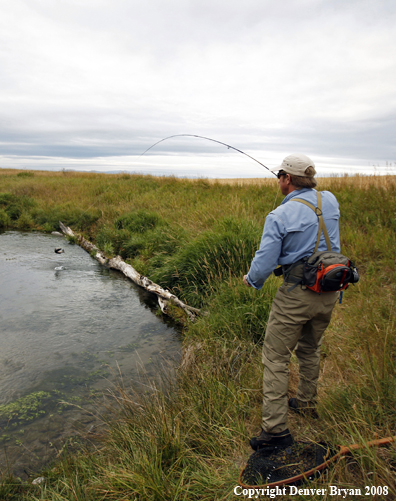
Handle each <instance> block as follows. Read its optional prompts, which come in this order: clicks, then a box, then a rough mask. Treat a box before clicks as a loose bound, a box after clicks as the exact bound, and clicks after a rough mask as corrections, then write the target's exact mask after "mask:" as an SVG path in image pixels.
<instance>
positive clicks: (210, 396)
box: [0, 170, 396, 501]
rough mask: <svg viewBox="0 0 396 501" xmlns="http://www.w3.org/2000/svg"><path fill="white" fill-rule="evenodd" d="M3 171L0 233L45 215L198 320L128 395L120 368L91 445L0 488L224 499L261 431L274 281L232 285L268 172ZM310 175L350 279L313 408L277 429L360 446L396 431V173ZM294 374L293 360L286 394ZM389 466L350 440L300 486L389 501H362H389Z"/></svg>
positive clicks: (269, 192)
mask: <svg viewBox="0 0 396 501" xmlns="http://www.w3.org/2000/svg"><path fill="white" fill-rule="evenodd" d="M18 174H19V173H18V172H17V171H10V170H8V171H6V170H0V180H1V190H0V191H1V193H0V225H1V224H3V229H4V228H6V229H7V228H8V229H18V228H20V229H36V230H41V231H50V230H52V229H55V227H56V225H57V218H58V217H59V219H62V220H63V222H65V223H66V224H68V225H70V226H71V227H72V228H73V229H76V230H78V231H81V232H83V234H84V235H85V236H87V237H88V238H90V239H92V240H94V241H95V242H96V243H97V244H98V245H99V247H101V248H102V249H103V250H104V251H106V252H108V253H110V254H111V253H113V252H114V253H120V254H121V255H122V256H123V257H124V259H127V260H129V261H130V262H131V263H132V264H133V265H134V266H135V267H136V268H137V269H138V271H140V272H141V273H143V274H146V275H148V276H149V277H150V278H151V279H153V280H155V281H157V282H158V283H160V285H162V286H163V287H168V288H170V289H173V290H174V291H175V292H176V293H177V294H178V295H179V296H181V297H182V298H183V299H185V300H188V302H190V303H191V304H192V305H193V304H194V305H199V306H200V307H201V308H202V309H203V310H204V311H206V312H207V315H204V316H202V317H201V318H200V319H199V320H198V321H197V322H196V323H195V324H185V325H184V326H183V357H182V360H181V363H180V364H179V365H178V366H177V367H174V366H173V367H172V368H168V367H167V366H164V369H163V371H162V375H161V377H160V378H159V379H157V380H155V381H147V380H145V379H144V376H143V375H142V386H141V387H140V388H139V391H137V389H136V388H130V387H128V386H126V385H124V384H123V381H122V378H121V377H120V381H119V385H118V387H117V388H115V389H114V391H113V395H112V404H111V416H112V417H111V419H107V420H106V431H105V432H104V433H103V434H102V436H100V437H98V440H99V443H98V444H96V446H95V447H94V448H92V447H91V448H90V449H84V448H82V449H81V450H79V451H75V450H73V451H70V452H69V453H65V454H64V455H63V456H62V457H61V458H59V459H58V460H57V461H56V462H55V464H54V465H53V467H52V468H50V469H48V470H46V471H45V472H43V473H42V474H43V476H45V477H46V481H45V483H43V484H40V485H39V486H32V485H30V484H29V482H22V483H21V482H18V481H17V480H16V479H10V478H9V477H7V476H6V475H5V476H4V479H3V480H2V483H1V484H0V499H3V498H4V499H7V500H8V499H9V500H10V501H13V500H14V499H15V500H18V501H20V500H24V499H26V500H27V499H29V500H53V501H55V500H56V501H60V500H62V501H63V500H84V501H85V500H95V501H97V500H139V501H140V500H156V501H157V500H171V499H172V500H186V501H190V500H228V499H230V500H231V499H236V496H235V495H234V494H233V488H234V487H235V486H236V484H237V479H238V474H239V469H240V468H241V466H242V465H243V464H244V462H245V461H246V460H247V458H248V456H249V454H250V453H251V451H250V450H249V446H248V437H249V436H251V435H253V434H255V433H257V432H258V431H259V428H260V414H261V380H262V365H261V344H262V341H263V336H264V333H265V327H266V322H267V319H268V314H269V310H270V306H271V302H272V298H273V296H274V294H275V291H276V289H277V287H278V286H279V283H280V281H279V279H277V278H275V277H272V278H270V279H269V280H268V281H267V282H266V284H265V286H264V287H263V289H262V290H261V291H254V290H252V289H248V288H246V287H245V286H244V285H243V284H242V275H243V274H244V273H245V272H246V271H247V269H248V267H249V264H250V261H251V259H252V257H253V255H254V251H255V249H256V248H257V247H258V244H259V241H260V236H261V231H262V226H263V222H264V219H265V215H266V213H268V212H269V211H270V210H272V208H273V207H274V205H275V204H276V205H278V204H279V203H280V201H281V196H280V195H279V196H278V198H277V199H276V197H277V184H276V180H265V182H264V181H263V182H251V181H250V180H249V181H248V182H246V183H245V182H242V181H241V180H238V182H236V181H230V182H225V181H217V182H213V181H210V180H180V179H176V178H172V177H171V178H166V177H163V178H155V177H152V176H131V175H125V174H124V175H113V176H111V175H99V174H79V173H68V172H65V173H48V172H47V173H42V172H34V175H33V176H30V175H29V176H26V175H23V176H21V175H18ZM319 181H320V183H319V188H320V189H329V190H331V191H332V192H333V193H334V194H335V195H336V197H337V198H338V200H339V202H340V208H341V214H342V217H341V222H340V231H341V237H342V247H343V252H344V253H345V254H347V255H349V256H350V257H351V258H352V259H354V260H355V263H356V265H357V266H358V267H359V271H360V274H361V281H360V282H359V283H358V284H356V286H354V287H352V286H351V287H350V288H349V289H348V290H347V291H346V292H345V294H344V300H343V303H342V304H341V305H337V307H336V309H335V312H334V315H333V319H332V322H331V324H330V327H329V329H328V330H327V332H326V335H325V340H324V343H323V350H322V365H321V375H320V380H319V408H318V412H319V414H320V419H319V420H312V419H310V418H308V419H307V418H302V417H300V416H294V415H293V416H290V427H291V429H292V431H293V434H294V435H295V436H296V438H298V439H300V440H304V439H305V440H306V439H313V440H327V441H329V442H331V443H339V444H344V445H348V444H350V443H355V442H361V443H366V442H368V441H369V440H372V439H373V438H376V437H377V436H378V437H383V436H389V435H395V434H396V432H395V430H396V419H395V415H394V405H395V401H396V386H395V379H394V374H395V369H396V362H395V350H396V337H395V324H394V316H395V311H396V310H395V298H396V294H395V283H396V280H395V278H396V277H395V273H396V272H395V269H394V254H395V249H396V245H395V244H396V242H395V238H396V237H395V229H396V222H395V214H396V197H395V191H396V181H395V178H394V177H392V176H382V177H379V176H369V177H364V176H356V177H334V178H326V179H321V180H319ZM275 200H276V202H275ZM2 222H3V223H2ZM297 372H298V367H297V362H296V359H295V358H294V357H293V358H292V362H291V366H290V387H291V391H292V392H293V390H295V388H296V381H297V379H296V374H297ZM3 473H4V474H5V473H6V472H3ZM395 473H396V447H395V445H392V446H390V447H387V448H383V449H368V448H363V449H361V450H360V451H357V452H355V453H354V454H353V457H352V458H351V459H350V460H341V461H339V462H338V463H337V464H335V465H334V466H333V467H332V468H331V469H330V470H329V471H328V472H326V474H325V475H324V476H323V477H322V478H321V479H317V480H315V481H314V482H312V484H311V485H310V486H309V487H312V488H323V487H327V486H328V485H330V484H331V485H335V486H338V487H340V488H353V487H355V488H362V489H363V492H364V486H365V485H368V486H385V485H386V486H388V488H389V494H388V496H382V497H381V496H377V499H392V498H394V497H396V487H395V476H396V475H395ZM37 476H38V475H37ZM277 499H279V500H282V499H288V498H287V497H285V498H282V497H279V496H278V497H277ZM293 499H296V500H297V499H307V498H306V497H304V496H294V497H293ZM310 499H317V500H319V499H320V500H322V499H324V498H323V496H311V497H310ZM332 499H338V498H336V497H332Z"/></svg>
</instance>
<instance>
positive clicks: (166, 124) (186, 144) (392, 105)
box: [0, 0, 396, 168]
mask: <svg viewBox="0 0 396 501" xmlns="http://www.w3.org/2000/svg"><path fill="white" fill-rule="evenodd" d="M395 18H396V8H395V6H394V2H393V1H385V0H380V1H374V0H367V1H365V2H361V1H359V2H358V1H348V2H341V1H338V0H337V1H331V0H302V1H300V2H294V1H291V0H285V1H283V2H272V1H269V0H246V1H245V2H239V1H238V2H237V1H235V0H230V1H225V0H224V1H223V0H211V1H209V0H200V1H197V0H191V1H189V2H185V1H183V0H169V1H168V2H162V1H160V0H147V1H146V2H138V1H137V0H134V1H131V2H125V1H123V0H113V1H110V0H95V1H93V0H86V1H84V2H78V1H73V0H68V1H67V2H56V3H54V2H51V1H49V0H29V1H22V0H14V2H12V3H9V2H7V8H5V9H3V15H2V19H1V20H0V46H1V47H2V48H1V49H0V64H1V67H2V75H1V77H0V135H1V136H0V154H2V155H3V161H2V163H1V165H3V166H7V165H6V162H7V158H8V157H10V156H12V158H13V162H17V157H18V155H20V156H21V158H22V157H23V162H24V165H26V164H27V163H28V160H27V159H29V157H32V158H33V157H35V158H36V160H35V165H37V161H38V158H39V157H52V158H54V159H56V158H63V159H67V158H70V159H78V158H81V159H87V158H91V159H92V162H93V163H94V160H95V158H103V157H108V158H110V157H112V158H113V157H114V158H116V157H121V156H131V157H133V156H134V155H139V154H140V153H141V152H142V151H144V150H145V149H146V148H147V147H149V146H150V145H151V144H153V143H154V142H156V141H158V140H159V139H161V138H163V137H166V136H169V135H172V134H178V133H191V134H200V135H203V136H209V137H214V138H215V139H218V140H220V141H224V142H227V143H229V144H233V145H234V146H236V147H238V148H241V149H243V150H248V151H249V152H251V153H257V154H260V155H262V154H264V156H268V155H269V154H270V153H271V154H272V153H275V152H277V154H278V155H282V154H283V153H284V152H286V153H287V152H288V151H290V150H292V151H296V150H297V151H306V152H308V153H309V152H313V153H315V154H318V155H322V156H324V157H332V158H340V162H341V159H344V160H345V159H349V160H351V159H356V160H357V159H359V161H361V159H363V162H372V161H375V162H376V161H381V162H382V161H385V160H389V161H394V160H395V159H396V156H395V153H396V151H395V146H394V140H393V138H392V137H391V131H392V127H393V130H394V123H395V118H396V90H395V88H394V85H393V82H394V81H395V78H396V58H395V57H394V56H395V53H394V52H395V49H394V47H395V46H396V43H395V42H396V40H395V39H396V35H395V31H394V23H395V20H396V19H395ZM172 148H174V149H173V150H172ZM216 151H217V150H216V148H215V147H214V146H213V145H212V144H210V143H208V142H199V143H198V142H196V141H186V140H180V141H172V142H171V143H169V144H166V143H163V144H161V146H160V148H159V149H158V151H157V152H156V153H157V154H158V155H160V154H164V155H170V154H172V152H173V153H174V154H175V155H176V154H179V155H183V154H184V155H186V156H188V155H197V154H199V153H201V154H208V155H212V154H215V152H216ZM152 153H154V152H152ZM10 158H11V157H10ZM344 160H342V161H344ZM21 161H22V160H21ZM73 162H74V160H73ZM120 162H122V160H121V159H120ZM55 163H56V162H55ZM341 163H342V162H341ZM13 165H17V163H16V164H15V163H13ZM45 165H47V164H45ZM81 165H82V167H81V168H83V166H84V165H85V164H84V163H82V164H81Z"/></svg>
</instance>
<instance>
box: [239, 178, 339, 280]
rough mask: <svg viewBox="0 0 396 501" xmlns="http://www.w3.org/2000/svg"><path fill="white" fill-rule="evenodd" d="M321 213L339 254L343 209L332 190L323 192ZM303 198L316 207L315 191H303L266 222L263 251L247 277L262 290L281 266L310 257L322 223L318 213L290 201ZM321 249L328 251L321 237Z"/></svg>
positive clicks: (294, 194) (308, 189)
mask: <svg viewBox="0 0 396 501" xmlns="http://www.w3.org/2000/svg"><path fill="white" fill-rule="evenodd" d="M321 194H322V213H323V219H324V222H325V224H326V228H327V232H328V234H329V238H330V243H331V250H333V251H335V252H340V250H341V249H340V234H339V228H338V220H339V218H340V210H339V207H338V202H337V199H336V197H335V196H334V195H333V194H332V193H330V192H329V191H321ZM294 197H296V198H302V199H303V200H306V201H307V202H310V203H311V204H312V205H314V207H316V206H317V195H316V190H314V189H311V188H302V189H301V190H294V191H292V192H291V193H289V194H288V195H287V196H286V197H285V198H284V200H283V202H282V203H281V205H279V207H277V208H276V209H275V210H273V211H272V212H270V213H269V214H268V216H267V217H266V219H265V224H264V230H263V236H262V238H261V243H260V248H259V249H258V251H257V252H256V254H255V256H254V258H253V261H252V264H251V265H250V270H249V273H248V275H247V281H248V283H249V284H250V285H251V286H252V287H254V288H255V289H261V288H262V286H263V284H264V282H265V281H266V280H267V278H268V277H269V276H270V274H271V273H272V271H273V270H274V269H275V268H276V267H277V266H278V265H288V264H292V263H295V262H296V261H298V260H300V259H302V258H303V257H307V256H310V255H311V254H312V253H313V251H314V249H315V244H316V239H317V237H318V227H319V221H318V216H317V215H316V214H315V212H314V211H313V210H312V209H310V208H309V207H307V206H306V205H305V204H302V203H301V202H292V201H291V200H292V199H293V198H294ZM318 250H327V245H326V240H325V237H324V235H323V232H322V235H321V237H320V242H319V247H318Z"/></svg>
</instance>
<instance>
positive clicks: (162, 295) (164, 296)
mask: <svg viewBox="0 0 396 501" xmlns="http://www.w3.org/2000/svg"><path fill="white" fill-rule="evenodd" d="M59 226H60V228H61V230H62V231H63V233H64V234H65V235H67V236H68V237H70V238H73V239H74V240H75V241H76V242H77V243H78V245H80V246H81V247H82V248H83V249H85V250H86V251H87V252H89V253H90V254H91V256H93V257H94V258H95V259H96V260H97V261H99V263H100V264H102V265H105V266H108V267H109V268H112V269H114V270H118V271H121V272H122V273H123V274H124V275H125V276H126V277H128V278H129V279H130V280H132V282H134V283H135V284H136V285H139V286H140V287H142V288H143V289H145V290H147V291H149V292H152V293H153V294H155V295H156V296H157V298H158V304H159V307H160V308H161V311H162V312H163V313H165V314H166V313H167V311H168V305H169V303H172V304H174V305H175V306H178V307H179V308H181V309H182V310H184V311H185V312H186V313H187V315H188V318H189V319H190V320H191V321H194V320H195V318H196V316H197V315H199V314H201V311H200V310H199V309H197V308H193V307H192V306H188V305H187V304H185V303H183V301H180V299H179V298H177V297H176V296H175V295H174V294H172V293H170V292H169V291H167V290H165V289H163V288H162V287H160V286H159V285H158V284H155V283H154V282H153V281H151V280H150V279H149V278H147V277H145V276H144V275H141V274H140V273H139V272H137V271H136V270H135V268H134V267H133V266H131V265H130V264H127V263H126V262H125V261H123V260H122V258H121V257H120V256H116V257H113V258H111V259H108V258H107V257H106V256H105V255H104V254H103V252H102V251H100V250H99V249H98V248H97V247H96V245H94V244H92V243H91V242H89V241H88V240H86V239H85V238H84V237H83V236H81V235H78V234H75V233H74V232H73V230H71V229H70V228H69V227H68V226H65V225H64V224H63V223H62V222H61V221H59Z"/></svg>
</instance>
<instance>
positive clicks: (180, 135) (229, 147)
mask: <svg viewBox="0 0 396 501" xmlns="http://www.w3.org/2000/svg"><path fill="white" fill-rule="evenodd" d="M174 137H197V138H199V139H206V140H207V141H212V142H213V143H217V144H222V145H223V146H226V147H227V148H228V149H231V150H235V151H237V152H238V153H242V155H245V156H246V157H249V158H250V159H251V160H254V161H255V162H257V163H258V164H260V165H261V166H262V167H264V168H265V169H267V170H268V171H269V172H271V174H274V176H275V177H276V174H275V172H272V171H271V169H269V168H268V167H267V166H266V165H264V164H263V163H261V162H260V161H259V160H257V159H256V158H254V157H252V156H251V155H248V154H247V153H245V152H244V151H242V150H239V149H238V148H235V147H234V146H231V145H230V144H227V143H223V142H222V141H217V139H212V138H210V137H205V136H199V135H198V134H174V135H173V136H168V137H164V138H163V139H160V140H159V141H157V142H156V143H154V144H152V145H151V146H150V147H149V148H147V150H146V151H144V152H143V153H142V154H141V155H139V158H140V157H142V156H143V155H145V154H146V153H147V152H148V151H150V150H151V149H152V148H154V147H155V146H157V144H160V143H162V142H164V141H166V140H168V139H172V138H174Z"/></svg>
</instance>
